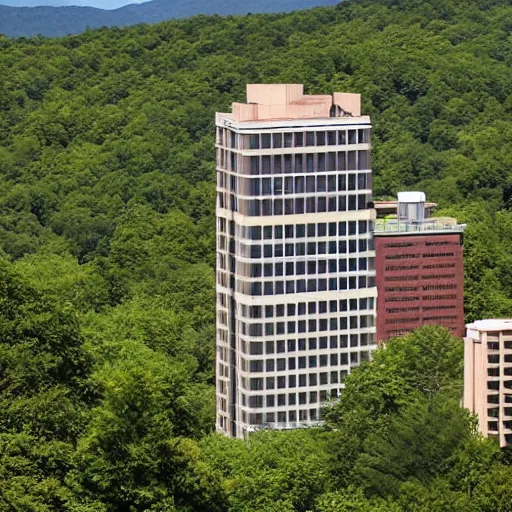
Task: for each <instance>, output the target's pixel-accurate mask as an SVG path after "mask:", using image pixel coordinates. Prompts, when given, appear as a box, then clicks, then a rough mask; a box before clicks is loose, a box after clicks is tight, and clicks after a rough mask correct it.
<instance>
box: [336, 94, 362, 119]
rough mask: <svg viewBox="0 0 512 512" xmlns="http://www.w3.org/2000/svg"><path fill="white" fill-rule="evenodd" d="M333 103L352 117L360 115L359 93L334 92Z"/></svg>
mask: <svg viewBox="0 0 512 512" xmlns="http://www.w3.org/2000/svg"><path fill="white" fill-rule="evenodd" d="M333 103H334V104H335V105H337V106H339V107H340V108H341V109H342V110H343V111H344V112H347V113H349V114H352V116H353V117H359V116H360V115H361V95H360V94H352V93H348V92H335V93H334V94H333Z"/></svg>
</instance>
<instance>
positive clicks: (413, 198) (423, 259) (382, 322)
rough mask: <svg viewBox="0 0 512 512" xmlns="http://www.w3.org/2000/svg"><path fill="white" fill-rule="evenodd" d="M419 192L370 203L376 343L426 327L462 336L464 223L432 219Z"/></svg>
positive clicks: (445, 219)
mask: <svg viewBox="0 0 512 512" xmlns="http://www.w3.org/2000/svg"><path fill="white" fill-rule="evenodd" d="M434 207H435V204H434V203H427V202H426V197H425V194H424V193H423V192H400V193H399V194H398V200H397V201H393V202H392V201H386V202H384V203H379V202H377V203H375V209H376V211H377V220H376V222H375V230H374V236H375V250H376V271H377V288H378V291H379V296H378V301H377V339H378V340H379V341H386V340H387V339H389V338H391V337H393V336H399V335H402V334H406V333H408V332H410V331H411V330H413V329H415V328H417V327H420V326H422V325H427V324H435V325H441V326H444V327H447V328H448V329H450V330H451V332H452V333H453V334H454V335H456V336H460V337H462V336H464V308H463V259H462V257H463V256H462V243H463V238H462V234H463V232H464V229H465V225H464V224H458V223H457V221H456V220H455V219H453V218H448V217H432V212H433V210H434Z"/></svg>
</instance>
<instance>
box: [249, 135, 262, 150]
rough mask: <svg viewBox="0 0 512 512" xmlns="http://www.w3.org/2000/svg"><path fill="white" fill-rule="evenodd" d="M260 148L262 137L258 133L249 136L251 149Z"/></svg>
mask: <svg viewBox="0 0 512 512" xmlns="http://www.w3.org/2000/svg"><path fill="white" fill-rule="evenodd" d="M259 148H260V136H259V134H257V133H253V134H251V135H249V149H259Z"/></svg>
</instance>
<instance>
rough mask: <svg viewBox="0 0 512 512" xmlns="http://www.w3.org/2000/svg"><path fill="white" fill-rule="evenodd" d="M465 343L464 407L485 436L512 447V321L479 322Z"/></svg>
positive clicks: (469, 332)
mask: <svg viewBox="0 0 512 512" xmlns="http://www.w3.org/2000/svg"><path fill="white" fill-rule="evenodd" d="M466 327H467V334H466V338H465V340H464V407H466V408H467V409H469V410H470V411H471V412H472V413H474V414H476V415H477V416H478V419H479V429H480V432H481V433H482V434H483V435H484V436H489V437H495V438H497V439H498V441H499V443H500V446H502V447H503V446H506V445H508V444H510V443H512V319H508V320H478V321H476V322H474V323H472V324H468V325H467V326H466Z"/></svg>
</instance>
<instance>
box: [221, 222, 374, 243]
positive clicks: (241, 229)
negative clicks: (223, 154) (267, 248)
mask: <svg viewBox="0 0 512 512" xmlns="http://www.w3.org/2000/svg"><path fill="white" fill-rule="evenodd" d="M227 225H228V222H227V221H226V219H224V218H223V217H219V218H218V232H219V233H225V234H227ZM229 227H230V235H231V236H235V235H236V236H237V237H238V238H246V239H248V240H272V239H276V240H281V239H282V238H286V239H292V238H293V239H295V238H306V237H324V236H347V235H348V236H355V235H363V234H366V233H368V232H369V231H371V229H370V228H371V226H370V221H366V220H360V221H355V220H351V221H348V222H346V221H341V222H329V223H327V222H320V223H318V224H316V223H311V224H286V225H284V226H283V225H281V224H279V225H277V226H240V225H236V226H235V224H234V223H233V225H230V226H229Z"/></svg>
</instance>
